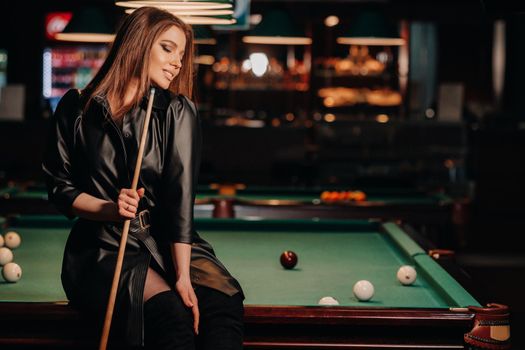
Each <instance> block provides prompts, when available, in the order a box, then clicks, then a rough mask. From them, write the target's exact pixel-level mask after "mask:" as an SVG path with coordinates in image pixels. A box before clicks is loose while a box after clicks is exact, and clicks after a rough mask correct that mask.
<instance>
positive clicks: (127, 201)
mask: <svg viewBox="0 0 525 350" xmlns="http://www.w3.org/2000/svg"><path fill="white" fill-rule="evenodd" d="M118 200H119V201H121V202H122V203H124V204H128V205H131V206H133V207H135V208H137V207H138V206H139V201H138V200H136V199H135V198H132V197H128V196H126V195H124V194H121V195H119V196H118Z"/></svg>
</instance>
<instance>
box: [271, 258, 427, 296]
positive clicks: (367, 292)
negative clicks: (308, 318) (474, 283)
mask: <svg viewBox="0 0 525 350" xmlns="http://www.w3.org/2000/svg"><path fill="white" fill-rule="evenodd" d="M297 260H298V258H297V254H295V253H294V252H292V251H291V250H286V251H284V252H283V253H282V254H281V265H282V266H283V267H284V268H285V269H288V270H289V269H293V268H294V267H295V265H297ZM416 277H417V272H416V269H414V268H413V267H412V266H409V265H403V266H401V267H400V268H399V270H397V280H398V281H399V282H400V283H401V284H402V285H404V286H409V285H411V284H412V283H414V282H415V280H416ZM352 292H353V293H354V296H355V297H356V298H357V300H359V301H368V300H370V299H372V297H373V296H374V285H373V284H372V283H371V282H370V281H367V280H360V281H357V282H356V283H355V284H354V287H353V289H352ZM318 304H319V305H339V302H338V301H337V300H336V299H335V298H333V297H330V296H327V297H322V298H321V299H320V300H319V303H318Z"/></svg>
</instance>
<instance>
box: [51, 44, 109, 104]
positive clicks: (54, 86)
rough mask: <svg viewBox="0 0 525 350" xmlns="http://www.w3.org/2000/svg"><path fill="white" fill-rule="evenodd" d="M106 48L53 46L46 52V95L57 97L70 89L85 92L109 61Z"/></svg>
mask: <svg viewBox="0 0 525 350" xmlns="http://www.w3.org/2000/svg"><path fill="white" fill-rule="evenodd" d="M107 51H108V48H107V46H106V45H92V46H84V45H79V46H67V47H53V48H47V49H45V50H44V62H43V66H44V70H43V95H44V97H45V98H49V99H52V98H57V97H61V96H62V95H64V94H65V93H66V92H67V91H68V90H69V89H72V88H76V89H82V88H84V87H85V86H86V84H87V83H89V81H90V80H91V79H92V78H93V76H94V75H95V73H96V72H97V70H98V69H99V68H100V66H101V65H102V63H103V62H104V59H105V58H106V55H107Z"/></svg>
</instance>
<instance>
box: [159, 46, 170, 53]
mask: <svg viewBox="0 0 525 350" xmlns="http://www.w3.org/2000/svg"><path fill="white" fill-rule="evenodd" d="M161 46H162V49H163V50H164V51H166V52H167V53H170V52H171V50H170V48H169V47H167V46H165V45H161Z"/></svg>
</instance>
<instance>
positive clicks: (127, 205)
mask: <svg viewBox="0 0 525 350" xmlns="http://www.w3.org/2000/svg"><path fill="white" fill-rule="evenodd" d="M143 196H144V188H139V189H138V190H137V191H134V190H132V189H130V188H123V189H121V190H120V194H119V196H118V201H117V212H118V216H119V219H120V220H127V219H133V218H135V215H136V214H137V209H138V207H139V201H140V199H141V198H142V197H143Z"/></svg>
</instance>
